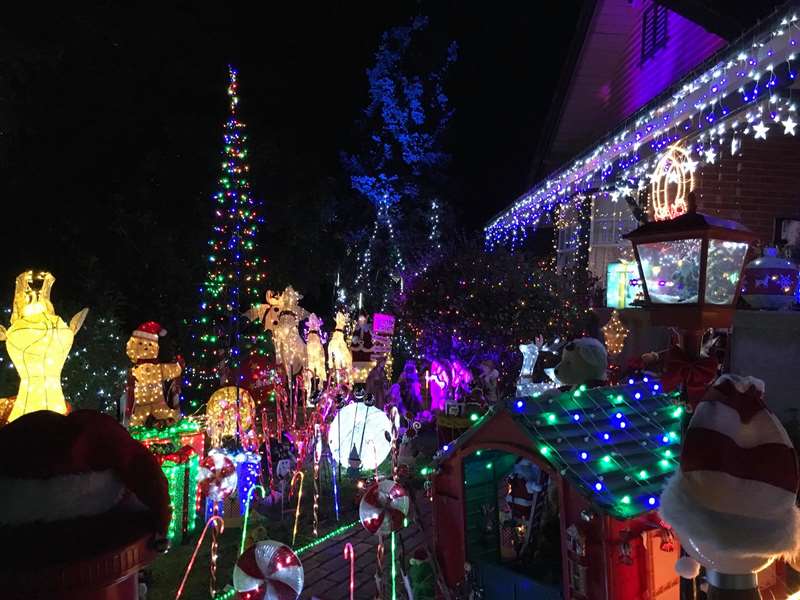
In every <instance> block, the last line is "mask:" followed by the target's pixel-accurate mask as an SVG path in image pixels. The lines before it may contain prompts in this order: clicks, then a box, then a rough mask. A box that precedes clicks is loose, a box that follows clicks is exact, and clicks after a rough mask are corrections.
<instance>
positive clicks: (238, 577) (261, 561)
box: [233, 540, 305, 600]
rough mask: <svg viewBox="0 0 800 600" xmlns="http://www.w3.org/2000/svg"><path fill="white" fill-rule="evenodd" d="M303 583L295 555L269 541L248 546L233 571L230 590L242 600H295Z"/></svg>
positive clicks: (303, 576)
mask: <svg viewBox="0 0 800 600" xmlns="http://www.w3.org/2000/svg"><path fill="white" fill-rule="evenodd" d="M304 580H305V575H304V572H303V565H302V564H301V563H300V559H299V558H298V557H297V555H296V554H295V553H294V552H293V551H292V549H291V548H289V546H287V545H285V544H282V543H280V542H275V541H272V540H265V541H262V542H258V543H256V544H254V545H252V546H250V547H249V548H248V549H247V550H245V551H244V553H243V554H242V555H241V556H240V557H239V559H238V560H237V561H236V566H235V567H234V569H233V587H234V588H235V589H236V591H237V592H238V597H239V598H240V599H242V600H245V599H246V600H297V598H299V597H300V594H301V593H302V592H303V583H304Z"/></svg>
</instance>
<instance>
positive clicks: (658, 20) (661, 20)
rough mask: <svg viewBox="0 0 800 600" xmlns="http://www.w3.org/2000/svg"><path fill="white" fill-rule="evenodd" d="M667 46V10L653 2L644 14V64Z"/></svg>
mask: <svg viewBox="0 0 800 600" xmlns="http://www.w3.org/2000/svg"><path fill="white" fill-rule="evenodd" d="M666 45H667V8H666V7H665V6H662V5H661V4H658V3H656V2H653V3H652V4H650V6H648V7H647V8H646V9H645V10H644V12H643V13H642V62H643V63H644V62H645V61H647V60H649V59H651V58H653V57H654V56H655V55H656V53H658V51H659V50H661V49H662V48H664V47H665V46H666Z"/></svg>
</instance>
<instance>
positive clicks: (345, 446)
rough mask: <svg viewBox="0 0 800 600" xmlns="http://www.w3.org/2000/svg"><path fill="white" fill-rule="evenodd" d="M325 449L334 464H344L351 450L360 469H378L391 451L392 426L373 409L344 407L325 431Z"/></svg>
mask: <svg viewBox="0 0 800 600" xmlns="http://www.w3.org/2000/svg"><path fill="white" fill-rule="evenodd" d="M328 446H329V447H330V449H331V455H332V456H333V459H334V460H335V461H336V462H337V463H338V464H340V465H341V464H344V465H347V464H348V460H349V458H350V453H351V451H352V450H353V448H355V450H356V453H357V454H358V456H359V458H360V459H361V468H362V469H366V470H372V469H375V468H376V467H378V465H380V464H381V463H382V462H383V461H384V460H386V457H387V456H389V452H390V451H391V449H392V422H391V421H390V420H389V417H387V416H386V413H385V412H383V411H382V410H380V409H378V408H375V407H374V406H367V405H366V404H364V403H362V402H354V403H352V404H348V405H346V406H344V407H343V408H342V409H341V410H340V411H339V412H338V413H336V416H335V417H334V418H333V422H332V423H331V426H330V429H329V430H328Z"/></svg>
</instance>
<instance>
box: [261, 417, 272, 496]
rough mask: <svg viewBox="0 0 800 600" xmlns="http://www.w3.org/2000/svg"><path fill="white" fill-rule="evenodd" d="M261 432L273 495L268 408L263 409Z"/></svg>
mask: <svg viewBox="0 0 800 600" xmlns="http://www.w3.org/2000/svg"><path fill="white" fill-rule="evenodd" d="M261 431H262V434H263V436H264V455H265V456H266V457H267V476H266V478H265V479H266V484H267V487H268V488H269V493H270V494H272V448H270V440H271V438H270V435H269V417H268V416H267V409H266V408H262V409H261Z"/></svg>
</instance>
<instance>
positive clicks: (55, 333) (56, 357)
mask: <svg viewBox="0 0 800 600" xmlns="http://www.w3.org/2000/svg"><path fill="white" fill-rule="evenodd" d="M55 280H56V279H55V277H53V276H52V275H51V274H50V273H48V272H46V271H34V270H30V271H25V272H24V273H22V274H20V276H19V277H17V284H16V288H15V290H14V307H13V310H12V312H11V326H10V327H9V328H8V329H6V328H5V327H2V326H0V340H5V342H6V350H7V351H8V355H9V356H10V357H11V362H13V363H14V366H15V367H16V369H17V373H18V374H19V377H20V382H19V392H18V393H17V400H16V402H15V403H14V408H13V409H12V410H11V414H10V415H9V417H8V421H9V422H11V421H13V420H14V419H17V418H19V417H21V416H22V415H24V414H27V413H30V412H34V411H37V410H52V411H54V412H58V413H61V414H66V412H67V404H66V402H65V401H64V393H63V392H62V391H61V369H62V368H63V366H64V363H65V362H66V360H67V355H68V354H69V350H70V348H71V347H72V340H73V338H74V336H75V334H76V333H77V332H78V330H79V329H80V328H81V325H83V321H84V319H85V318H86V313H87V312H88V311H89V309H88V308H84V309H83V310H82V311H80V312H79V313H78V314H76V315H75V316H74V317H72V320H71V321H70V322H69V325H67V324H66V323H65V322H64V320H63V319H62V318H61V317H59V316H58V315H57V314H56V313H55V310H54V309H53V304H52V303H51V302H50V289H51V288H52V287H53V283H55Z"/></svg>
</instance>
